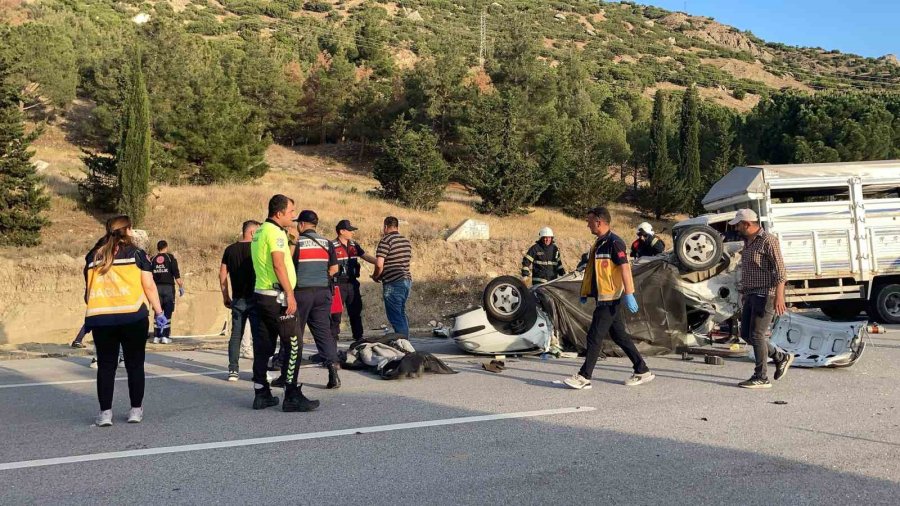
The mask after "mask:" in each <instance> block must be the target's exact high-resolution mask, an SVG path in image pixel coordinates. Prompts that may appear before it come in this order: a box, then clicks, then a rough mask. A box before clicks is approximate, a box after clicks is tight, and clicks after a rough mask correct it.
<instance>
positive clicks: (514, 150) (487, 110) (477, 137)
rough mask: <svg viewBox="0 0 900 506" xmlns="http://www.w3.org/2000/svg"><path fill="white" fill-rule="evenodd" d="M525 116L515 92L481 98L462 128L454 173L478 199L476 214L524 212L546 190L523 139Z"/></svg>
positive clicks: (499, 214) (536, 164)
mask: <svg viewBox="0 0 900 506" xmlns="http://www.w3.org/2000/svg"><path fill="white" fill-rule="evenodd" d="M527 112H528V111H526V110H525V102H524V101H523V100H522V99H521V97H520V96H518V95H516V94H515V92H512V91H507V92H499V93H493V94H490V95H482V96H480V97H478V99H477V100H475V101H474V102H473V104H472V111H471V112H470V113H469V123H468V124H467V125H465V126H464V127H462V128H461V133H462V141H461V144H462V146H463V153H462V156H461V157H460V160H459V162H458V168H457V173H458V174H459V175H460V178H461V179H462V180H463V182H464V184H466V186H468V187H469V188H471V189H472V190H473V191H474V192H475V193H476V194H477V195H478V196H479V197H481V203H480V204H479V205H478V209H479V210H480V211H482V212H484V213H490V214H496V215H498V216H507V215H510V214H515V213H522V212H525V211H526V209H527V207H528V206H530V205H532V204H533V203H534V202H535V201H536V200H537V198H538V196H539V195H540V194H541V192H542V191H543V190H544V188H545V187H546V181H545V180H544V178H543V177H542V174H541V172H540V166H539V165H538V162H537V159H536V156H535V153H534V151H532V150H531V149H530V148H529V145H528V142H527V138H526V135H525V134H526V132H527V128H526V127H527V125H528V123H529V116H528V114H527Z"/></svg>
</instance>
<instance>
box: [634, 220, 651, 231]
mask: <svg viewBox="0 0 900 506" xmlns="http://www.w3.org/2000/svg"><path fill="white" fill-rule="evenodd" d="M637 229H638V232H640V231H641V230H643V231H644V232H646V233H648V234H652V233H653V226H652V225H650V224H649V223H647V222H646V221H645V222H643V223H641V224H640V225H638V227H637Z"/></svg>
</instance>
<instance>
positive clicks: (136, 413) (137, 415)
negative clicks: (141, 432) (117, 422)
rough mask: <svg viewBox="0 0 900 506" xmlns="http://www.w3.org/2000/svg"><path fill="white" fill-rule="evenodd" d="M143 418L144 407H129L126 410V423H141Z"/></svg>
mask: <svg viewBox="0 0 900 506" xmlns="http://www.w3.org/2000/svg"><path fill="white" fill-rule="evenodd" d="M143 419H144V408H131V409H129V410H128V423H141V420H143Z"/></svg>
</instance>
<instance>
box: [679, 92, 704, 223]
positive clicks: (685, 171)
mask: <svg viewBox="0 0 900 506" xmlns="http://www.w3.org/2000/svg"><path fill="white" fill-rule="evenodd" d="M699 109H700V95H699V94H698V93H697V88H696V87H695V86H693V85H692V86H691V87H689V88H688V89H687V90H686V91H685V92H684V97H683V99H682V102H681V124H680V130H679V134H680V135H679V137H680V141H681V142H680V143H679V155H680V160H679V161H680V164H679V171H678V176H679V178H680V179H681V180H682V181H684V186H685V189H686V190H687V192H688V193H689V194H690V200H691V203H692V202H693V201H694V200H696V198H697V195H698V194H699V193H700V192H701V191H703V188H702V180H701V178H700V118H699V116H700V110H699ZM688 207H693V206H691V205H689V206H688Z"/></svg>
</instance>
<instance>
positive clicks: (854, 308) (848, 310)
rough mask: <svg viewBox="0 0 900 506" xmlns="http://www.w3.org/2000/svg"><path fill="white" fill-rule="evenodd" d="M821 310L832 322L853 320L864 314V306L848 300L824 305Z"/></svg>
mask: <svg viewBox="0 0 900 506" xmlns="http://www.w3.org/2000/svg"><path fill="white" fill-rule="evenodd" d="M819 309H821V310H822V312H823V313H825V316H827V317H829V318H831V319H832V320H839V321H840V320H853V319H855V318H856V317H857V316H859V313H861V312H862V310H863V305H862V304H860V303H858V302H856V301H849V300H848V301H844V302H832V303H828V304H823V305H822V307H821V308H819Z"/></svg>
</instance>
